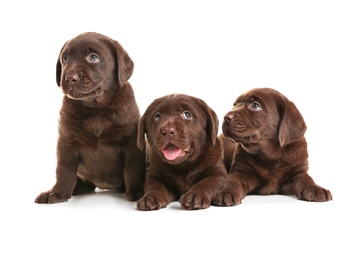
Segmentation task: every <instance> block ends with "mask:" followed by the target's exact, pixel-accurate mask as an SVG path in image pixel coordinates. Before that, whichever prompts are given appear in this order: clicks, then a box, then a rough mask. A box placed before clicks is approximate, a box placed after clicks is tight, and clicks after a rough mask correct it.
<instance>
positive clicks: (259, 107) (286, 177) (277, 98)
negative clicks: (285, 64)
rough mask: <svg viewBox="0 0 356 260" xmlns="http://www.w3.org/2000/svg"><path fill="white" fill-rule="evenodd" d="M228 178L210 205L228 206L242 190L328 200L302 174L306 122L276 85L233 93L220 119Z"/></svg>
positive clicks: (323, 191) (305, 165)
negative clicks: (221, 121)
mask: <svg viewBox="0 0 356 260" xmlns="http://www.w3.org/2000/svg"><path fill="white" fill-rule="evenodd" d="M222 130H223V134H221V135H220V136H219V138H222V139H223V146H224V153H225V155H224V156H225V163H226V166H227V167H228V171H229V177H228V181H227V184H226V186H225V187H224V188H223V189H222V190H221V191H220V192H219V193H218V195H217V196H216V197H215V198H214V200H213V202H214V204H215V205H221V206H233V205H237V204H240V203H241V200H242V199H243V198H244V197H245V196H246V195H247V194H259V195H268V194H286V195H295V196H296V197H297V198H298V199H300V200H306V201H317V202H320V201H328V200H331V199H332V196H331V193H330V191H329V190H326V189H324V188H322V187H320V186H318V185H316V184H315V182H314V181H313V179H312V178H311V177H310V176H309V175H308V151H307V142H306V139H305V137H304V133H305V131H306V125H305V122H304V119H303V117H302V115H301V114H300V112H299V111H298V109H297V108H296V106H295V105H294V104H293V103H292V102H291V101H289V100H288V99H287V98H286V97H285V96H283V95H282V94H281V93H279V92H277V91H276V90H273V89H269V88H256V89H252V90H250V91H248V92H246V93H244V94H242V95H241V96H239V97H238V98H237V100H236V101H235V103H234V105H233V108H232V110H231V111H230V112H228V113H227V114H226V115H225V117H224V122H223V124H222Z"/></svg>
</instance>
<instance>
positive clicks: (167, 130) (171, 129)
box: [161, 127, 177, 136]
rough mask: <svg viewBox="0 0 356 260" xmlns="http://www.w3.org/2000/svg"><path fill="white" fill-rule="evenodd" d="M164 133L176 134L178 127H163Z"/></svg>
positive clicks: (162, 131)
mask: <svg viewBox="0 0 356 260" xmlns="http://www.w3.org/2000/svg"><path fill="white" fill-rule="evenodd" d="M161 133H162V135H169V136H174V135H176V134H177V128H175V127H163V128H162V129H161Z"/></svg>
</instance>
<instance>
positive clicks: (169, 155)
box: [137, 94, 227, 210]
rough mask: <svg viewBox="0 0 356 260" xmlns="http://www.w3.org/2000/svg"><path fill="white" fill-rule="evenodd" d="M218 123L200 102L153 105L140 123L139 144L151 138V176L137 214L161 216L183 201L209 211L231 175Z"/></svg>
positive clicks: (186, 99)
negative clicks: (147, 212) (158, 213)
mask: <svg viewBox="0 0 356 260" xmlns="http://www.w3.org/2000/svg"><path fill="white" fill-rule="evenodd" d="M217 133H218V118H217V116H216V114H215V112H214V111H213V110H212V109H211V108H210V107H209V106H208V105H207V104H206V103H205V102H204V101H202V100H201V99H198V98H196V97H192V96H188V95H184V94H172V95H167V96H163V97H161V98H158V99H156V100H154V101H153V102H152V103H151V104H150V105H149V106H148V108H147V109H146V111H145V113H144V114H143V116H142V117H141V119H140V122H139V127H138V139H137V144H138V146H139V147H140V148H141V149H144V147H145V144H146V141H145V140H146V139H145V134H146V137H147V163H148V172H147V179H146V183H145V195H144V196H143V197H142V198H141V199H140V200H138V201H137V209H138V210H158V209H161V208H164V207H166V206H167V205H168V204H169V203H170V202H172V201H177V200H179V202H180V204H181V205H182V206H183V207H184V208H186V209H205V208H208V207H209V206H210V205H211V199H212V197H213V196H214V195H215V194H216V193H217V192H218V191H219V190H220V189H221V188H222V187H223V183H224V181H225V180H226V177H227V171H226V168H225V166H224V163H223V157H222V156H223V151H222V144H221V141H220V140H219V139H217Z"/></svg>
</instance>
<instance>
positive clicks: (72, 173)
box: [35, 141, 79, 203]
mask: <svg viewBox="0 0 356 260" xmlns="http://www.w3.org/2000/svg"><path fill="white" fill-rule="evenodd" d="M78 165H79V156H78V153H77V152H76V150H75V149H74V148H73V147H71V146H66V145H64V144H63V143H61V142H60V141H59V142H58V145H57V169H56V177H57V181H56V183H55V185H54V186H53V188H52V189H50V190H49V191H46V192H42V193H41V194H39V195H38V196H37V198H36V199H35V203H58V202H64V201H67V200H69V199H70V198H71V197H72V193H73V189H74V187H75V184H76V182H77V169H78Z"/></svg>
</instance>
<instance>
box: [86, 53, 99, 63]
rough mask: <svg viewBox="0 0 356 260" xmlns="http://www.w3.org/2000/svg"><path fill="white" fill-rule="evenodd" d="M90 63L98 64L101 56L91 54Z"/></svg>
mask: <svg viewBox="0 0 356 260" xmlns="http://www.w3.org/2000/svg"><path fill="white" fill-rule="evenodd" d="M88 61H89V62H95V63H97V62H99V61H100V58H99V56H98V55H97V54H95V53H90V54H89V56H88Z"/></svg>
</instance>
